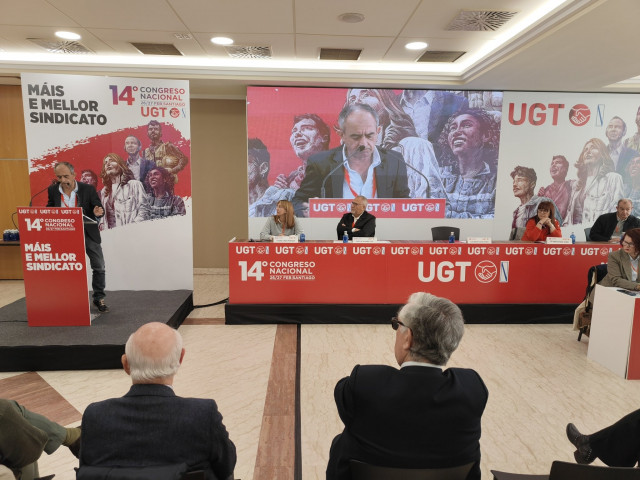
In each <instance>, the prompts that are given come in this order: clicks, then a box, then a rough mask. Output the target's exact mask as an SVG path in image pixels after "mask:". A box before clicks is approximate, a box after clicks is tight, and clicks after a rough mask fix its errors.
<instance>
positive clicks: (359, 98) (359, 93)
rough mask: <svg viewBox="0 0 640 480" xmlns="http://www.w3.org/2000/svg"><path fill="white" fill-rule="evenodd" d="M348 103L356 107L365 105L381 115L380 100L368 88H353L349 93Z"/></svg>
mask: <svg viewBox="0 0 640 480" xmlns="http://www.w3.org/2000/svg"><path fill="white" fill-rule="evenodd" d="M347 103H348V104H349V105H355V104H356V103H364V104H365V105H369V106H370V107H371V108H373V109H374V110H375V111H376V112H377V113H378V115H380V113H381V110H382V105H380V101H379V100H378V98H377V97H376V96H375V95H373V94H372V92H371V90H369V89H368V88H353V89H351V90H350V91H349V97H348V98H347Z"/></svg>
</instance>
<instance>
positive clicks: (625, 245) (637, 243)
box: [620, 228, 640, 256]
mask: <svg viewBox="0 0 640 480" xmlns="http://www.w3.org/2000/svg"><path fill="white" fill-rule="evenodd" d="M620 243H621V244H622V249H623V250H624V251H625V252H627V253H629V254H630V255H632V256H636V255H637V254H638V252H640V228H632V229H631V230H629V231H627V232H624V236H623V237H622V239H621V240H620ZM629 244H631V245H629Z"/></svg>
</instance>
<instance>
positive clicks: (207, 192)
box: [0, 86, 249, 278]
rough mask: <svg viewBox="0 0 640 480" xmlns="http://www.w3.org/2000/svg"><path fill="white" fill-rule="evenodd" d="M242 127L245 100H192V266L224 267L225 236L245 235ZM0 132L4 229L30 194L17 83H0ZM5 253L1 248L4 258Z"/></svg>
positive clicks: (0, 217)
mask: <svg viewBox="0 0 640 480" xmlns="http://www.w3.org/2000/svg"><path fill="white" fill-rule="evenodd" d="M246 130H247V129H246V103H245V101H244V100H198V99H196V100H192V101H191V147H192V150H191V172H192V173H191V175H192V179H191V181H192V196H193V248H194V251H193V264H194V267H197V268H226V267H228V261H229V260H228V254H227V248H228V241H229V239H231V238H232V237H234V236H236V237H238V238H247V235H248V222H247V212H248V208H249V206H248V200H247V143H246V138H247V134H246ZM0 132H2V133H1V135H2V137H1V139H2V140H1V141H0V230H4V229H6V228H13V224H12V222H11V214H12V213H13V212H15V211H16V207H17V206H19V205H28V204H29V199H30V188H29V173H28V164H27V147H26V140H25V132H24V117H23V114H22V95H21V87H19V86H0ZM5 248H6V249H7V250H8V249H9V248H10V249H11V250H14V248H12V247H5ZM7 254H8V253H7V252H6V251H4V249H3V250H2V251H0V255H1V256H2V257H3V258H4V257H5V256H6V255H7ZM20 273H21V272H20ZM5 278H6V277H5Z"/></svg>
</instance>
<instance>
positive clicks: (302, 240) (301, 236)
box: [300, 233, 304, 243]
mask: <svg viewBox="0 0 640 480" xmlns="http://www.w3.org/2000/svg"><path fill="white" fill-rule="evenodd" d="M300 243H304V233H301V234H300Z"/></svg>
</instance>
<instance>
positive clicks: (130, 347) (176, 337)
mask: <svg viewBox="0 0 640 480" xmlns="http://www.w3.org/2000/svg"><path fill="white" fill-rule="evenodd" d="M124 352H125V353H124V355H123V356H122V365H123V367H124V369H125V371H126V372H127V373H128V374H129V375H131V381H132V382H133V383H161V384H171V383H173V377H174V375H175V374H176V372H177V371H178V368H179V367H180V364H181V363H182V358H183V356H184V349H183V348H182V337H181V336H180V334H179V333H178V331H177V330H174V329H173V328H171V327H169V326H167V325H165V324H164V323H160V322H151V323H146V324H144V325H143V326H141V327H140V328H139V329H138V330H136V331H135V332H134V333H132V334H131V336H130V337H129V340H127V344H126V345H125V350H124Z"/></svg>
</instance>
